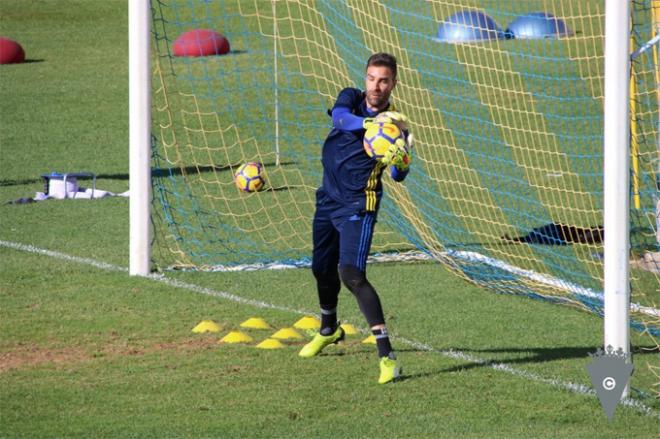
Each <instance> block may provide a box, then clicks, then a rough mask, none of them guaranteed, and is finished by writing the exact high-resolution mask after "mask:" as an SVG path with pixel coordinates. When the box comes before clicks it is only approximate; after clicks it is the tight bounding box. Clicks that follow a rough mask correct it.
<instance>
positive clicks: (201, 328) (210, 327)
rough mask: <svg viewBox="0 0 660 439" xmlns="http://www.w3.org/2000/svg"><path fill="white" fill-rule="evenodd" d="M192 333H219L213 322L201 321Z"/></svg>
mask: <svg viewBox="0 0 660 439" xmlns="http://www.w3.org/2000/svg"><path fill="white" fill-rule="evenodd" d="M192 332H195V333H197V334H203V333H205V332H220V325H218V324H217V323H216V322H214V321H213V320H202V321H201V322H199V323H198V324H197V326H195V327H194V328H193V329H192Z"/></svg>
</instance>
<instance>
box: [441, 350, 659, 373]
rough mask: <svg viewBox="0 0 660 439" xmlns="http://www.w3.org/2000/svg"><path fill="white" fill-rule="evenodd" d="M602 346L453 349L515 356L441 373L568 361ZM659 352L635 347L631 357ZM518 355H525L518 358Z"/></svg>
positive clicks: (460, 366) (453, 367) (467, 360)
mask: <svg viewBox="0 0 660 439" xmlns="http://www.w3.org/2000/svg"><path fill="white" fill-rule="evenodd" d="M599 348H601V349H602V346H584V347H583V346H572V347H556V348H492V349H470V348H461V347H454V348H451V349H450V350H455V351H456V352H464V353H466V354H469V353H478V354H484V353H491V354H502V353H505V354H506V353H511V354H516V357H515V358H496V359H481V358H479V357H480V356H477V358H479V359H481V360H483V361H479V362H476V361H470V359H469V358H466V359H465V360H464V361H466V362H467V363H466V364H459V365H457V366H452V367H449V368H445V369H443V370H442V372H443V373H448V372H464V371H466V370H470V369H476V368H479V367H491V366H493V365H496V364H509V365H513V364H529V363H547V362H550V361H556V360H568V359H572V358H587V357H589V354H594V353H596V351H597V350H598V349H599ZM658 350H659V348H658V347H656V346H650V345H649V346H635V347H634V348H633V350H632V355H633V356H637V355H648V354H652V353H654V352H655V353H657V352H658ZM519 354H526V355H523V356H520V355H519Z"/></svg>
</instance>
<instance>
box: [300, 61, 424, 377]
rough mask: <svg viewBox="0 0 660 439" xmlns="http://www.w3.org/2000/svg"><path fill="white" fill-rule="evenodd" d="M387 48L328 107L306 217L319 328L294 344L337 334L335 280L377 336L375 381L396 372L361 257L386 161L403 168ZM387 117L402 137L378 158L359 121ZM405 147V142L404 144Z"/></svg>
mask: <svg viewBox="0 0 660 439" xmlns="http://www.w3.org/2000/svg"><path fill="white" fill-rule="evenodd" d="M396 74H397V63H396V58H394V56H392V55H389V54H387V53H376V54H374V55H372V56H371V57H370V58H369V60H368V61H367V66H366V81H365V85H366V90H365V91H362V90H358V89H355V88H345V89H344V90H342V91H341V92H340V93H339V95H338V97H337V101H336V102H335V105H334V107H333V108H332V110H331V112H330V113H331V116H332V123H333V128H332V130H331V131H330V133H329V134H328V137H327V138H326V140H325V143H324V144H323V152H322V159H321V161H322V163H323V182H322V184H321V187H319V189H318V190H317V191H316V212H315V214H314V221H313V232H312V235H313V254H312V271H313V273H314V277H315V278H316V282H317V291H318V297H319V304H320V307H321V329H320V331H319V333H318V334H317V335H316V336H315V337H314V338H313V339H312V341H311V342H309V343H308V344H307V345H305V346H304V347H303V348H302V350H301V351H300V353H299V355H300V356H301V357H313V356H315V355H317V354H318V353H319V352H321V351H322V350H323V348H325V347H326V346H328V345H330V344H333V343H336V342H338V341H340V340H342V339H343V338H344V330H343V329H342V328H341V327H340V326H339V323H338V321H337V302H338V295H339V290H340V288H341V282H343V283H344V285H345V286H346V287H347V288H348V289H349V290H350V291H351V292H352V293H353V294H354V295H355V297H356V299H357V302H358V305H359V307H360V310H361V311H362V313H363V314H364V316H365V318H366V320H367V322H368V324H369V327H370V328H371V331H372V333H373V334H374V336H375V338H376V344H377V346H378V355H379V357H380V376H379V379H378V382H379V383H381V384H384V383H388V382H390V381H393V380H395V379H396V378H397V377H398V376H399V374H400V366H399V363H398V361H397V359H396V356H395V355H394V352H393V350H392V345H391V344H390V339H389V336H388V333H387V328H386V326H385V318H384V316H383V309H382V307H381V303H380V299H379V298H378V294H377V293H376V290H375V289H374V287H373V286H372V285H371V284H370V283H369V281H368V280H367V277H366V262H367V255H368V254H369V248H370V247H371V238H372V236H373V232H374V225H375V223H376V216H377V214H378V208H379V205H380V200H381V197H382V194H383V189H382V182H381V177H382V174H383V170H384V169H385V168H386V167H389V172H390V176H391V177H392V178H393V179H394V180H395V181H403V179H404V178H405V177H406V175H407V174H408V166H409V155H408V153H409V152H408V149H409V148H411V147H412V144H411V143H410V141H411V136H409V135H408V133H407V127H406V122H407V119H406V117H405V116H403V115H402V114H401V113H397V112H395V111H393V110H394V109H393V108H392V105H391V104H390V94H391V93H392V90H393V89H394V87H395V86H396V82H397V81H396ZM379 122H389V123H394V124H396V125H397V126H399V128H401V129H402V130H403V131H404V134H405V135H406V138H407V139H409V140H408V143H406V142H405V141H403V140H400V141H399V142H397V143H396V144H393V145H392V147H391V148H390V150H389V151H388V152H387V154H385V157H384V159H383V160H381V161H377V160H376V159H375V158H372V157H370V156H368V155H367V153H366V152H365V150H364V147H363V138H364V133H365V129H366V128H367V127H368V126H369V124H372V123H379ZM407 148H408V149H407Z"/></svg>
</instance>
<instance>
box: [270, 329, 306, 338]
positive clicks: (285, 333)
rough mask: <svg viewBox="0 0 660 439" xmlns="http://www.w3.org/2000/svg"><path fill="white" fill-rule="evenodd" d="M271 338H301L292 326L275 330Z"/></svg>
mask: <svg viewBox="0 0 660 439" xmlns="http://www.w3.org/2000/svg"><path fill="white" fill-rule="evenodd" d="M270 337H271V338H277V339H279V340H290V339H301V338H303V336H302V335H300V333H299V332H298V331H296V330H295V329H293V328H282V329H280V330H279V331H277V332H276V333H275V334H273V335H271V336H270Z"/></svg>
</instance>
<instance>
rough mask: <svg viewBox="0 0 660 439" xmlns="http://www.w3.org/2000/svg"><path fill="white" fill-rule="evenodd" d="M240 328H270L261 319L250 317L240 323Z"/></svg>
mask: <svg viewBox="0 0 660 439" xmlns="http://www.w3.org/2000/svg"><path fill="white" fill-rule="evenodd" d="M241 327H243V328H250V329H271V326H270V325H269V324H268V323H267V322H266V321H265V320H264V319H262V318H261V317H250V318H249V319H247V320H246V321H244V322H243V323H241Z"/></svg>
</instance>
